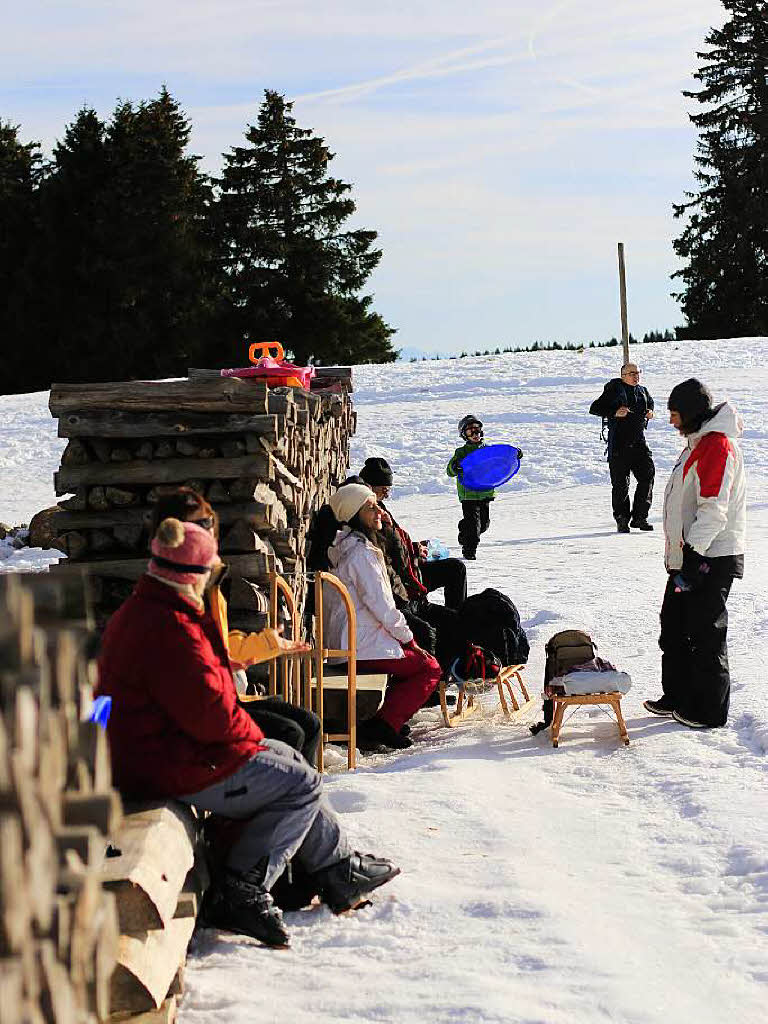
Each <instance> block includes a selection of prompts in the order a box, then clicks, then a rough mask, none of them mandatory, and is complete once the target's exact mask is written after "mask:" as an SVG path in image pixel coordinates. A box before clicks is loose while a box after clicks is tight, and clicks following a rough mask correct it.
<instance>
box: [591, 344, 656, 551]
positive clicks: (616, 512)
mask: <svg viewBox="0 0 768 1024" xmlns="http://www.w3.org/2000/svg"><path fill="white" fill-rule="evenodd" d="M640 372H641V371H640V370H639V369H638V368H637V366H636V365H635V364H634V363H625V364H624V365H623V366H622V368H621V377H614V378H613V380H609V381H608V383H607V384H606V385H605V388H604V389H603V393H602V395H601V396H600V398H598V399H597V401H595V402H593V403H592V406H591V408H590V410H589V411H590V412H591V413H593V414H594V415H596V416H603V417H605V419H607V421H608V468H609V469H610V473H611V487H612V494H611V498H612V503H613V517H614V519H615V520H616V529H617V530H618V531H619V533H629V528H630V526H631V527H634V528H635V529H636V530H652V529H653V527H652V526H651V524H650V523H649V522H648V512H649V511H650V508H651V501H652V500H653V479H654V476H655V475H656V468H655V466H654V464H653V457H652V455H651V449H650V448H649V447H648V443H647V441H646V440H645V429H646V427H647V425H648V421H649V420H650V419H653V399H652V398H651V395H650V393H649V391H648V389H647V388H644V387H643V386H642V384H641V383H640ZM630 473H631V474H632V475H633V476H634V477H635V480H636V481H637V485H636V487H635V496H634V499H633V501H632V508H631V511H630V505H629V477H630Z"/></svg>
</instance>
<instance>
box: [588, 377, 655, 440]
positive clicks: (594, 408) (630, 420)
mask: <svg viewBox="0 0 768 1024" xmlns="http://www.w3.org/2000/svg"><path fill="white" fill-rule="evenodd" d="M622 405H626V407H627V408H628V409H629V412H628V413H627V415H626V416H624V417H619V418H617V417H616V410H617V409H620V408H621V406H622ZM651 409H653V399H652V398H651V395H650V392H649V391H648V389H647V388H645V387H643V385H642V384H635V385H632V384H627V383H626V382H625V381H623V380H622V379H621V377H614V378H613V380H609V381H608V383H607V384H606V385H605V387H604V388H603V393H602V395H601V396H600V397H599V398H597V399H595V401H594V402H593V403H592V405H591V406H590V407H589V411H590V412H591V413H592V415H593V416H604V417H605V418H606V419H607V420H608V458H609V459H610V458H611V456H612V455H616V454H618V453H619V452H620V451H621V450H622V449H623V448H626V447H627V446H628V445H630V444H636V443H637V442H640V443H641V444H645V428H646V426H647V420H646V418H645V414H646V413H647V412H649V411H650V410H651Z"/></svg>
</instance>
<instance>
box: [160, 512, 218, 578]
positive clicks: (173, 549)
mask: <svg viewBox="0 0 768 1024" xmlns="http://www.w3.org/2000/svg"><path fill="white" fill-rule="evenodd" d="M150 547H151V549H152V555H153V557H152V559H151V561H150V563H149V571H150V572H151V573H154V575H155V576H162V578H163V579H166V580H171V581H172V582H173V583H195V582H196V581H197V580H199V579H200V576H201V575H202V574H203V573H204V572H207V571H208V570H209V569H210V568H211V566H212V565H215V564H216V561H217V555H218V548H217V545H216V538H215V537H214V536H213V534H212V533H209V532H208V530H204V529H203V527H202V526H198V525H197V523H182V522H181V521H180V520H179V519H164V520H163V521H162V523H160V525H159V526H158V528H157V533H156V534H155V536H154V537H153V538H152V543H151V545H150Z"/></svg>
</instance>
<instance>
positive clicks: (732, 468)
mask: <svg viewBox="0 0 768 1024" xmlns="http://www.w3.org/2000/svg"><path fill="white" fill-rule="evenodd" d="M667 407H668V409H669V422H670V423H671V424H672V426H673V427H675V428H676V429H677V430H678V431H679V432H680V433H681V434H682V435H683V436H684V437H685V438H686V441H687V443H686V447H685V448H684V449H683V451H682V453H681V455H680V457H679V459H678V460H677V463H676V464H675V468H674V469H673V470H672V475H671V476H670V478H669V482H668V483H667V488H666V491H665V494H664V543H665V552H664V561H665V565H666V568H667V572H668V573H669V579H668V581H667V587H666V590H665V593H664V602H663V604H662V608H661V635H660V637H659V646H660V647H661V651H662V658H661V684H662V689H663V691H664V693H663V696H662V697H661V699H660V700H647V701H645V704H644V707H645V708H646V710H647V711H651V712H652V713H653V714H655V715H671V716H673V717H674V718H675V719H676V720H677V721H678V722H680V723H681V724H682V725H686V726H689V727H690V728H708V727H713V726H720V725H725V723H726V721H727V718H728V704H729V700H730V689H731V681H730V675H729V671H728V648H727V644H726V635H727V630H728V610H727V608H726V602H727V600H728V595H729V593H730V590H731V585H732V583H733V580H734V579H740V578H741V577H742V576H743V575H744V550H745V546H746V484H745V479H744V461H743V458H742V454H741V448H740V447H739V443H738V438H739V437H740V436H741V434H742V432H743V424H742V421H741V417H740V416H739V414H738V413H737V411H736V409H735V408H734V406H733V405H731V403H730V402H723V403H722V404H721V405H718V406H716V407H713V405H712V396H711V394H710V392H709V390H708V388H706V387H705V386H704V385H703V384H702V383H701V382H700V381H698V380H696V379H695V378H690V379H689V380H685V381H683V382H682V383H681V384H678V385H677V386H676V387H674V388H673V389H672V392H671V394H670V396H669V400H668V402H667Z"/></svg>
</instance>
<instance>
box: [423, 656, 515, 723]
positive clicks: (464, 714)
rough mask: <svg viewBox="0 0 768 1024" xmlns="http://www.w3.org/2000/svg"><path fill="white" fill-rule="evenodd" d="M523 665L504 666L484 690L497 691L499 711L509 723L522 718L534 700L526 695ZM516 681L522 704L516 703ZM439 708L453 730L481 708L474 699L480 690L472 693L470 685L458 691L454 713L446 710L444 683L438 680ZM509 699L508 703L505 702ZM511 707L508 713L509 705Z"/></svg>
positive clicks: (444, 719)
mask: <svg viewBox="0 0 768 1024" xmlns="http://www.w3.org/2000/svg"><path fill="white" fill-rule="evenodd" d="M524 670H525V665H505V666H504V667H503V668H502V669H501V671H500V672H499V675H498V677H497V678H496V679H495V680H492V681H489V686H488V687H486V689H493V688H494V686H495V687H496V688H497V690H498V695H499V705H500V707H501V710H502V711H503V712H504V716H505V718H507V719H509V720H510V721H511V720H513V719H517V718H522V716H523V713H524V712H525V711H526V710H527V709H528V708H530V707H532V706H533V704H534V700H533V698H531V697H530V696H529V694H528V690H527V689H526V686H525V683H524V682H523V675H522V673H523V671H524ZM514 681H516V682H517V685H518V686H519V687H520V692H521V694H522V697H523V702H522V704H521V703H520V702H519V701H518V699H517V696H516V694H515V691H514V689H513V688H512V683H513V682H514ZM439 685H440V707H441V708H442V712H443V721H444V722H445V724H446V725H447V726H448V728H449V729H452V728H454V727H455V726H457V725H458V724H459V722H463V721H464V720H465V719H466V718H468V717H469V716H470V715H472V714H474V712H475V711H477V710H478V708H479V707H480V706H481V705H480V702H479V701H477V700H475V697H476V696H477V695H479V693H480V692H481V691H480V690H475V691H474V692H473V690H472V687H471V684H469V685H468V686H467V687H465V688H463V689H461V690H460V691H459V696H458V699H457V701H456V708H455V710H454V711H449V710H448V704H447V701H446V697H445V686H446V684H445V681H444V680H442V679H441V680H440V684H439ZM507 698H509V701H508V700H507ZM510 704H511V705H512V710H511V711H510V708H509V705H510Z"/></svg>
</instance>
